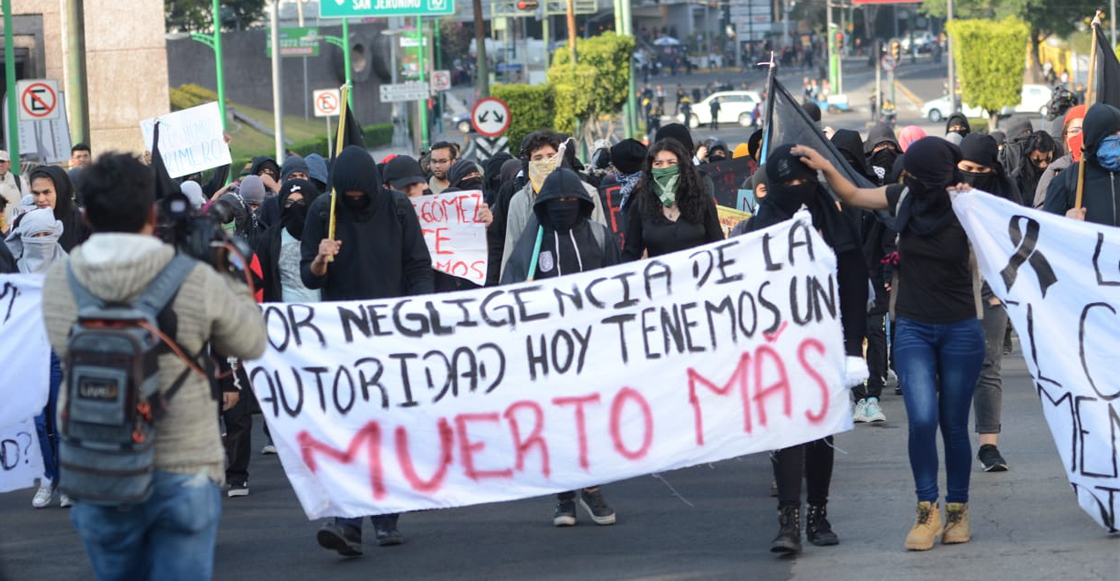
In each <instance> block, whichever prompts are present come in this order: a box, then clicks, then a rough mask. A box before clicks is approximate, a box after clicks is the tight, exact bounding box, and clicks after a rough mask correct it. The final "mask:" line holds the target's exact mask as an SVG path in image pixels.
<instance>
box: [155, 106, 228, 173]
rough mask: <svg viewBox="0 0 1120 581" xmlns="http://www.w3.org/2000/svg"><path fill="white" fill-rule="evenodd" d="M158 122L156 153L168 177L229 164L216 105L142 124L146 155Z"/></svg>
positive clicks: (198, 107)
mask: <svg viewBox="0 0 1120 581" xmlns="http://www.w3.org/2000/svg"><path fill="white" fill-rule="evenodd" d="M157 120H158V121H159V122H160V128H159V151H160V153H161V154H162V155H163V161H164V163H166V164H167V172H168V173H169V174H171V177H173V178H177V177H180V176H185V175H188V174H192V173H195V172H200V171H203V170H207V169H210V168H214V167H220V166H223V165H228V164H230V163H231V162H232V160H231V159H230V154H229V146H228V145H226V142H225V139H223V137H222V114H221V112H220V111H219V109H218V102H217V101H214V102H212V103H206V104H203V105H199V106H197V107H191V108H190V109H183V110H182V111H176V112H174V113H168V114H167V115H161V116H159V117H153V118H151V119H144V120H143V121H141V122H140V131H142V132H143V133H144V147H146V148H148V150H149V151H151V150H152V140H153V135H154V131H155V124H156V121H157Z"/></svg>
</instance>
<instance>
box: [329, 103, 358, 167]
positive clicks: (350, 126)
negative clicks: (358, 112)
mask: <svg viewBox="0 0 1120 581" xmlns="http://www.w3.org/2000/svg"><path fill="white" fill-rule="evenodd" d="M342 106H343V109H344V111H343V112H344V114H345V119H346V120H345V121H344V122H343V127H342V137H341V138H340V139H339V140H338V141H339V143H340V144H341V145H340V146H338V150H339V151H341V150H342V149H345V148H346V147H347V146H350V145H357V146H358V147H360V148H362V149H365V148H366V139H365V136H364V135H363V134H362V126H361V125H359V124H358V118H357V117H355V116H354V110H353V109H351V108H350V104H349V103H347V102H345V101H343V103H342ZM334 158H335V152H333V151H332V152H331V161H334Z"/></svg>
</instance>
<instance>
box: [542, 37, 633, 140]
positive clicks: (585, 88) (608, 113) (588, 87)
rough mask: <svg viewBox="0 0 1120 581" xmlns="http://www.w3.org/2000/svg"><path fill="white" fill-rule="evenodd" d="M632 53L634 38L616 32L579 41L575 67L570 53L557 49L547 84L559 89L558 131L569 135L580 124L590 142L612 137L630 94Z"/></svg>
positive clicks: (577, 41) (557, 107)
mask: <svg viewBox="0 0 1120 581" xmlns="http://www.w3.org/2000/svg"><path fill="white" fill-rule="evenodd" d="M633 52H634V38H633V37H631V36H620V35H617V34H615V33H613V32H607V33H604V34H600V35H598V36H593V37H591V38H581V39H578V40H576V53H577V54H578V55H579V57H578V59H579V61H578V64H577V65H576V66H575V67H573V66H572V64H571V60H572V59H571V51H569V50H567V49H566V48H564V49H560V50H557V51H556V54H555V56H553V58H552V65H551V66H550V67H549V69H548V82H549V83H550V84H552V85H554V87H555V89H556V123H555V126H556V129H558V130H560V131H566V132H567V131H568V128H572V129H574V127H575V123H576V121H580V122H582V127H583V137H584V139H585V140H586V141H587V142H588V143H590V142H592V141H594V140H595V139H598V138H603V137H607V136H609V135H611V134H612V133H613V132H614V126H615V115H616V114H617V113H618V112H619V110H621V109H622V105H623V104H624V103H625V102H626V97H627V94H628V93H629V91H630V58H631V55H632V54H633ZM602 118H606V119H607V124H606V125H605V126H604V125H603V124H602Z"/></svg>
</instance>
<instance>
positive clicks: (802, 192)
mask: <svg viewBox="0 0 1120 581" xmlns="http://www.w3.org/2000/svg"><path fill="white" fill-rule="evenodd" d="M816 191H817V184H816V183H815V182H807V183H804V184H801V185H799V186H787V185H784V184H783V185H779V186H774V187H772V188H770V190H769V192H767V195H766V198H764V199H766V200H767V201H768V202H769V203H771V204H774V205H776V206H777V207H779V208H781V209H782V210H784V211H785V212H786V213H788V214H793V213H794V212H796V211H797V210H799V209H800V208H801V206H802V205H806V206H808V205H810V202H811V201H812V199H813V196H814V195H815V194H816Z"/></svg>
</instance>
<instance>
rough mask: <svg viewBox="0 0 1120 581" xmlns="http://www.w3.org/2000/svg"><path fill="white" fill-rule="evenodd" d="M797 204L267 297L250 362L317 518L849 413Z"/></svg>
mask: <svg viewBox="0 0 1120 581" xmlns="http://www.w3.org/2000/svg"><path fill="white" fill-rule="evenodd" d="M835 269H836V259H835V256H834V255H833V253H832V251H831V250H830V249H829V248H828V246H827V245H826V244H825V243H824V242H823V240H822V239H821V238H820V236H819V234H818V233H817V232H816V230H815V229H814V228H813V227H812V224H811V220H810V218H809V215H808V213H806V212H802V213H799V214H798V215H797V216H796V217H795V219H794V220H791V221H788V222H785V223H783V224H779V225H775V226H773V227H771V228H769V229H767V230H764V231H761V232H757V233H753V234H750V235H746V236H741V237H737V238H735V239H732V240H727V241H723V242H717V243H713V244H710V245H707V246H703V247H699V248H694V249H690V250H684V251H681V252H678V253H674V254H670V255H665V256H659V257H657V258H654V259H650V260H645V261H640V262H633V263H627V264H623V265H619V266H615V267H611V268H606V269H601V270H595V271H590V272H586V273H581V274H574V275H570V276H564V277H560V278H555V279H549V280H547V281H537V282H530V283H525V284H519V285H508V286H502V287H499V288H485V289H477V290H471V291H466V292H460V293H454V294H448V295H429V296H423V297H411V298H400V299H383V300H367V301H351V302H336V303H316V304H306V305H305V304H265V305H263V306H262V308H263V311H264V316H265V320H266V323H267V327H268V337H269V339H268V340H269V348H268V350H267V351H266V353H265V355H264V356H263V357H262V358H261V359H260V360H257V361H252V362H247V364H246V365H247V371H248V375H249V379H250V381H251V383H252V387H253V392H254V393H255V395H256V397H257V399H258V401H259V403H260V406H261V408H262V410H263V414H264V416H265V418H266V419H267V421H268V426H269V429H270V431H271V433H272V436H273V439H274V441H275V443H276V446H277V448H278V450H279V453H280V458H281V461H282V462H283V465H284V470H285V472H286V473H287V475H288V478H289V480H290V481H291V483H292V485H293V488H294V489H295V491H296V494H297V496H298V497H299V499H300V503H301V504H302V506H303V509H304V511H305V512H306V513H307V515H308V517H309V518H318V517H323V516H331V515H334V516H360V515H367V514H380V513H388V512H403V511H409V510H419V509H426V508H438V507H452V506H462V505H469V504H479V503H486V502H497V501H505V500H513V499H518V498H525V497H531V496H538V495H542V494H547V493H554V492H559V491H564V490H574V489H578V488H581V487H586V486H592V485H597V484H603V483H607V482H612V481H616V480H620V479H624V478H629V477H633V476H638V475H642V474H648V473H651V472H657V471H664V470H671V469H675V468H682V467H686V466H692V465H695V464H699V463H704V462H712V461H717V460H722V459H726V458H731V457H736V456H740V455H743V454H749V453H754V452H762V451H766V450H774V449H778V448H783V447H787V446H791V445H794V444H798V443H801V442H807V441H812V440H816V439H819V438H822V437H824V436H826V435H829V434H834V433H837V432H839V431H842V430H846V429H849V428H850V427H851V414H850V408H849V405H850V404H849V394H848V390H847V389H846V386H845V385H844V384H843V383H844V380H843V377H844V365H845V356H844V349H843V344H842V340H841V329H840V315H839V311H838V309H839V305H838V289H837V282H836V276H835Z"/></svg>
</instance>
